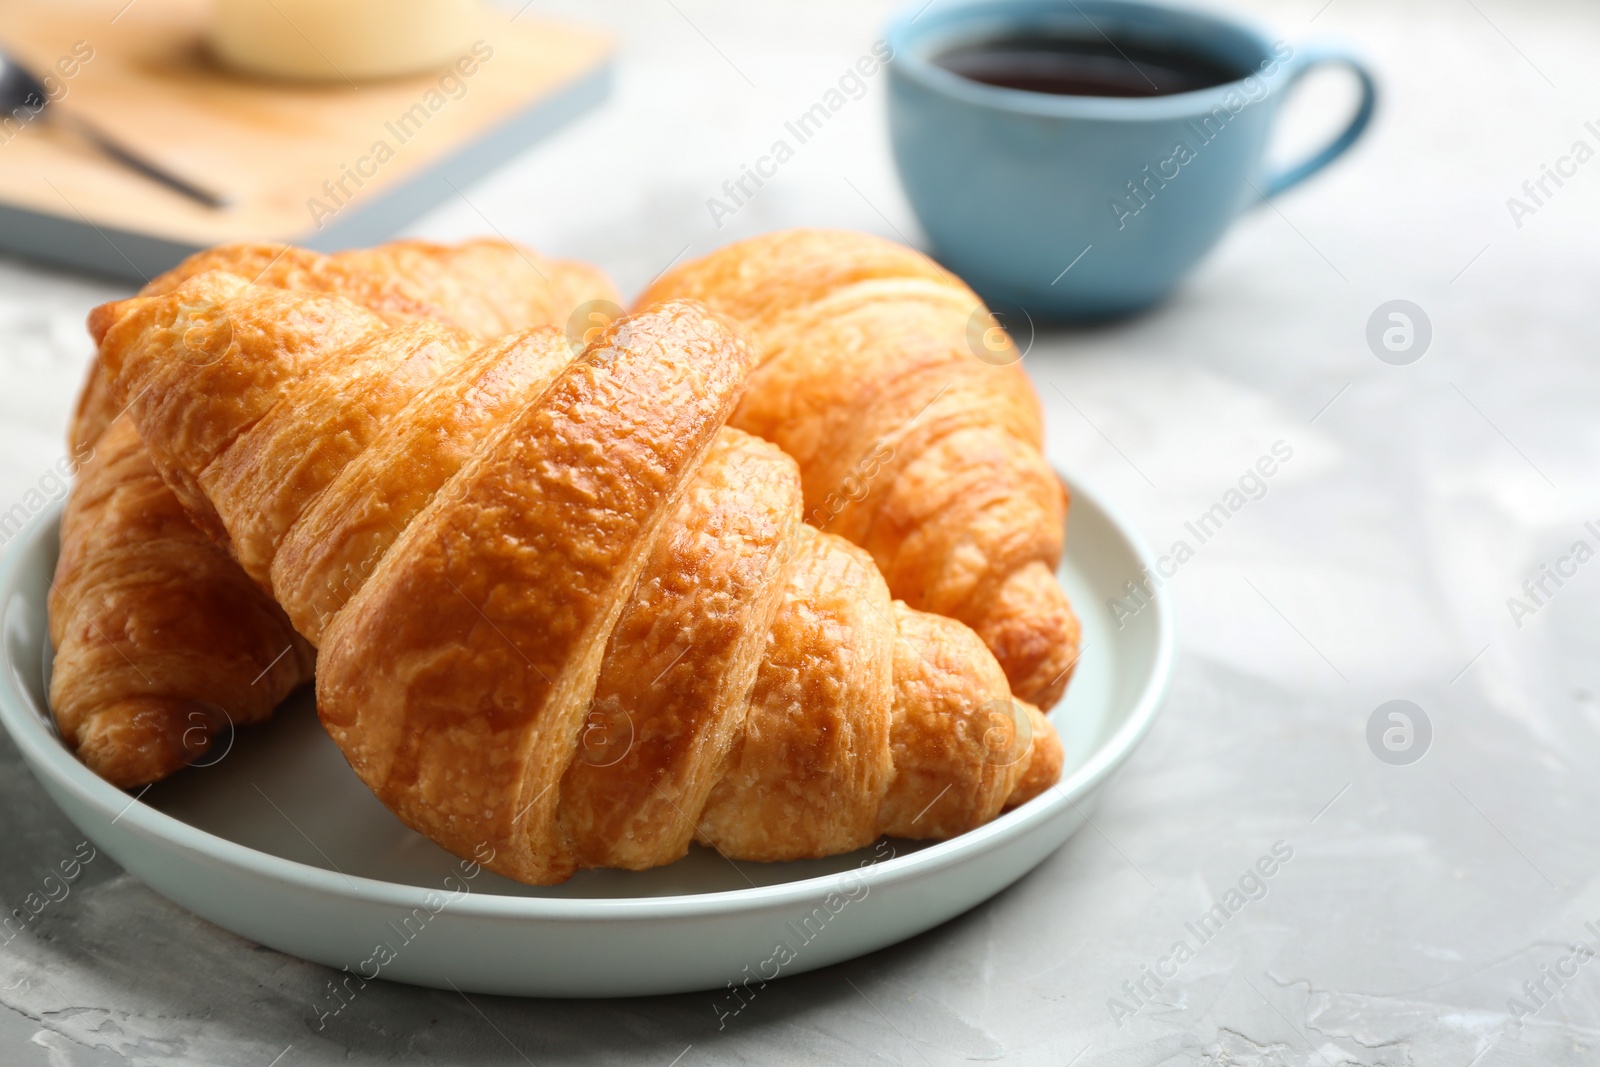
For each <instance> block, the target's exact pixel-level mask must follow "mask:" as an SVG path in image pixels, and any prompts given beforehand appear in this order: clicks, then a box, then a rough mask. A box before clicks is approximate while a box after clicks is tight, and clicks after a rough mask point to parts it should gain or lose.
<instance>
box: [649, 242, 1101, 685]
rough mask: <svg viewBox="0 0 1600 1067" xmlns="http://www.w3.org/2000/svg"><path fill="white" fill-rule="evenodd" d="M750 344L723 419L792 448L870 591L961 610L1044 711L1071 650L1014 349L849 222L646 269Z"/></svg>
mask: <svg viewBox="0 0 1600 1067" xmlns="http://www.w3.org/2000/svg"><path fill="white" fill-rule="evenodd" d="M680 297H687V298H692V299H695V300H699V301H701V302H702V303H704V304H705V305H707V306H708V307H710V308H711V309H713V310H715V311H719V312H722V313H724V314H726V315H728V316H729V317H731V318H733V319H735V320H736V321H738V322H740V323H741V324H743V325H744V326H745V328H746V329H747V330H748V331H749V333H750V335H751V336H752V338H753V339H754V341H755V343H756V345H757V347H758V348H759V350H760V352H761V358H762V362H761V366H760V368H759V369H758V370H757V371H755V372H754V373H753V374H752V375H751V378H750V384H749V386H748V387H747V389H746V390H745V394H744V399H743V400H742V402H741V403H740V404H739V407H738V409H737V410H736V411H735V413H734V416H733V419H732V425H734V426H737V427H738V428H740V429H742V430H746V431H748V432H749V433H753V434H756V435H757V436H760V437H764V438H766V439H767V440H769V441H771V442H773V443H774V444H776V445H778V446H779V447H780V448H782V449H783V450H784V451H785V452H787V453H789V455H790V456H792V457H794V459H795V460H796V461H797V462H798V463H799V465H800V476H801V480H802V482H803V484H804V486H805V503H806V517H807V519H808V520H809V521H811V522H812V523H814V524H815V525H817V526H819V527H821V528H823V529H826V530H828V531H830V532H833V533H837V534H840V535H841V536H844V537H846V538H848V539H849V540H851V541H853V542H855V543H856V544H858V545H861V546H862V547H863V548H865V549H867V551H869V552H870V553H872V557H873V559H874V560H876V561H877V563H878V566H879V567H880V568H881V569H882V571H883V574H884V576H885V577H886V578H887V579H888V582H889V590H890V592H891V593H893V594H894V595H895V596H896V597H899V598H901V599H902V600H904V601H906V602H907V603H908V604H910V605H911V606H912V607H914V608H920V609H922V610H924V611H932V612H937V613H938V614H941V615H949V616H951V617H952V618H955V619H959V620H961V621H962V622H964V623H966V624H967V625H969V626H971V627H972V628H973V629H974V630H975V631H977V633H978V635H979V636H980V637H982V638H983V640H984V642H985V643H986V644H987V645H988V646H989V648H990V649H991V650H992V651H993V652H994V654H995V656H996V657H997V658H998V659H999V661H1000V664H1001V666H1002V667H1004V668H1005V672H1006V676H1007V677H1008V678H1009V679H1010V681H1011V688H1012V691H1013V692H1014V693H1015V694H1016V695H1017V696H1018V697H1020V698H1022V699H1023V700H1026V701H1030V702H1032V703H1034V704H1037V705H1039V706H1040V707H1043V708H1049V707H1050V706H1052V705H1053V704H1055V702H1056V701H1057V700H1058V699H1059V698H1060V697H1061V694H1062V691H1063V689H1065V687H1066V684H1067V681H1068V678H1069V676H1070V675H1071V672H1072V668H1073V666H1074V665H1075V664H1076V662H1077V658H1078V640H1079V629H1078V620H1077V618H1076V616H1075V615H1074V614H1073V612H1072V609H1071V607H1070V606H1069V605H1068V603H1067V598H1066V594H1065V593H1064V592H1063V591H1062V589H1061V586H1060V584H1059V583H1058V582H1057V581H1056V578H1055V568H1056V565H1057V564H1058V563H1059V562H1060V559H1061V551H1062V537H1063V531H1064V523H1065V520H1066V506H1067V498H1066V492H1065V490H1064V489H1063V487H1062V485H1061V483H1060V481H1059V480H1058V479H1057V478H1056V476H1055V474H1054V473H1053V472H1052V471H1051V469H1050V467H1049V465H1048V464H1047V463H1046V462H1045V460H1044V456H1043V454H1042V453H1041V451H1040V444H1041V439H1042V422H1041V416H1040V411H1039V402H1038V398H1037V397H1036V396H1035V395H1034V392H1033V388H1032V386H1031V385H1030V384H1029V382H1028V379H1027V376H1026V375H1025V374H1024V373H1023V372H1022V370H1021V367H1020V365H1019V364H1018V363H1017V362H1016V361H1017V360H1018V359H1020V358H1021V357H1020V355H1019V353H1018V352H1017V351H1016V348H1015V347H1014V345H1013V344H1012V341H1011V339H1010V338H1009V337H1007V336H1006V334H1005V331H1004V330H1001V329H999V328H998V326H997V325H996V323H995V321H994V320H993V319H992V318H991V317H990V315H989V313H988V312H987V310H986V309H985V308H984V307H983V305H982V303H981V302H980V301H979V300H978V298H977V297H976V296H975V295H973V293H972V291H971V290H970V289H968V288H967V287H966V286H965V285H963V284H962V283H961V282H960V280H958V279H957V278H956V277H955V276H953V275H951V274H950V273H949V272H947V271H945V270H944V269H943V268H941V267H939V266H938V265H937V264H935V263H934V262H933V261H932V260H930V259H928V258H927V257H926V256H923V255H921V254H919V253H917V252H914V251H912V250H911V249H908V248H904V247H902V246H900V245H896V244H893V243H892V242H889V241H885V240H882V239H881V238H877V237H872V236H869V235H867V234H860V233H846V232H839V231H829V230H792V231H788V232H783V233H773V234H767V235H765V236H762V237H757V238H755V239H753V240H749V241H743V242H740V243H737V244H733V245H729V246H728V247H726V248H723V249H721V250H719V251H717V252H714V253H712V254H711V255H709V256H707V257H705V258H704V259H701V260H699V261H696V262H692V263H688V264H685V265H684V266H682V267H679V268H677V269H675V270H673V271H670V272H669V273H668V274H666V275H665V276H664V277H662V278H661V279H659V280H658V281H657V282H656V283H655V284H654V285H652V286H651V287H650V289H649V290H648V291H647V292H646V293H645V294H644V295H643V296H642V297H641V298H640V300H639V306H641V307H642V306H648V305H650V304H653V303H656V302H658V301H661V300H666V299H670V298H680Z"/></svg>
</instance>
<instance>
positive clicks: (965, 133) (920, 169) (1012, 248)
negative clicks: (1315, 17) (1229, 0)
mask: <svg viewBox="0 0 1600 1067" xmlns="http://www.w3.org/2000/svg"><path fill="white" fill-rule="evenodd" d="M1060 38H1067V39H1077V40H1086V41H1093V40H1107V41H1110V42H1132V43H1135V44H1138V45H1139V46H1141V47H1147V48H1159V49H1165V50H1167V51H1169V52H1178V53H1184V54H1189V55H1193V56H1197V57H1200V58H1203V59H1204V60H1205V61H1206V62H1208V63H1209V64H1211V65H1212V66H1213V67H1221V68H1222V69H1224V70H1225V71H1227V72H1229V73H1236V74H1237V77H1236V78H1234V79H1233V80H1231V81H1227V82H1224V83H1222V84H1217V85H1213V86H1212V87H1210V88H1203V89H1196V90H1194V91H1190V92H1179V93H1171V94H1168V95H1159V96H1141V97H1131V98H1130V97H1113V96H1065V95H1056V94H1054V93H1045V92H1033V91H1026V90H1021V89H1014V88H1003V87H999V86H996V85H992V84H987V83H984V82H979V81H974V80H970V79H968V78H966V77H963V76H961V75H958V74H955V73H952V72H951V71H949V70H946V69H945V68H944V67H942V66H940V65H939V64H938V63H937V62H935V60H937V59H938V58H939V57H941V56H944V55H946V54H948V53H949V52H950V51H951V50H953V49H957V48H962V47H965V46H972V45H975V44H981V43H983V42H989V41H1000V40H1013V41H1014V40H1019V39H1060ZM888 43H889V45H890V47H891V48H892V50H893V51H892V55H893V59H892V60H891V61H890V63H889V128H890V134H891V138H892V140H893V146H894V157H895V163H896V165H897V166H898V168H899V171H900V178H901V181H902V183H903V184H904V186H905V190H906V194H907V196H908V197H909V199H910V201H911V206H912V209H913V210H914V211H915V212H916V214H917V218H918V219H919V221H920V222H921V223H922V227H923V229H924V231H925V232H926V233H927V235H928V237H929V238H930V239H931V241H932V242H933V251H934V254H935V255H936V256H937V257H938V258H939V259H940V261H941V262H943V263H944V264H945V265H946V266H947V267H949V268H950V269H951V270H953V271H955V272H956V273H957V274H959V275H960V276H961V277H962V278H964V279H966V281H967V282H968V283H969V284H970V285H972V287H973V288H974V289H976V290H977V291H978V292H979V293H980V294H981V295H982V296H983V297H984V298H985V299H986V300H988V301H989V302H990V304H991V305H993V306H995V307H998V308H1016V307H1020V308H1024V309H1027V310H1028V312H1029V313H1030V314H1032V315H1036V316H1042V317H1046V318H1056V319H1083V318H1098V317H1107V316H1115V315H1123V314H1128V313H1131V312H1135V311H1139V310H1141V309H1143V308H1146V307H1148V306H1150V305H1151V304H1154V303H1156V302H1157V301H1159V300H1161V299H1162V298H1163V297H1165V296H1166V295H1167V294H1168V293H1170V292H1171V291H1172V290H1173V288H1174V287H1175V286H1176V285H1177V284H1178V281H1179V280H1180V279H1181V278H1182V277H1183V276H1184V274H1185V273H1187V272H1188V271H1189V269H1190V268H1191V267H1193V266H1194V265H1195V264H1196V263H1197V262H1199V260H1200V258H1201V257H1202V256H1204V255H1205V254H1206V252H1207V251H1208V250H1209V249H1210V248H1211V247H1212V245H1214V244H1215V243H1216V242H1217V239H1218V238H1220V237H1221V236H1222V233H1223V231H1224V230H1226V229H1227V227H1228V224H1229V223H1230V222H1232V221H1233V218H1234V217H1235V216H1236V215H1237V214H1238V213H1239V212H1240V211H1241V210H1242V209H1244V208H1246V207H1249V206H1251V205H1253V204H1259V203H1261V202H1262V201H1263V200H1264V199H1265V198H1270V197H1274V196H1276V195H1277V194H1278V193H1281V192H1283V191H1284V190H1286V189H1288V188H1290V187H1291V186H1294V185H1297V184H1299V183H1300V182H1302V181H1304V180H1305V179H1306V178H1308V177H1310V176H1311V175H1312V174H1315V173H1316V172H1317V171H1319V170H1321V169H1322V168H1323V167H1325V166H1327V165H1328V164H1329V163H1331V162H1333V160H1334V159H1336V158H1338V157H1339V156H1340V155H1341V154H1343V153H1344V152H1345V151H1346V150H1347V149H1348V148H1349V147H1350V146H1351V145H1352V144H1354V143H1355V142H1356V140H1357V138H1359V137H1360V136H1361V133H1362V131H1363V130H1364V129H1366V127H1367V124H1368V122H1370V121H1371V119H1372V111H1373V105H1374V101H1375V98H1376V95H1377V94H1376V87H1375V86H1374V84H1373V79H1372V75H1371V73H1370V72H1369V71H1368V70H1367V68H1366V66H1365V65H1364V64H1363V63H1362V61H1361V60H1360V59H1359V58H1358V57H1357V56H1356V55H1355V54H1354V53H1352V52H1350V51H1348V50H1346V49H1344V48H1342V47H1340V46H1338V45H1335V44H1331V43H1324V42H1313V43H1310V44H1299V45H1292V46H1291V45H1288V44H1285V43H1283V42H1281V41H1280V42H1274V41H1273V40H1272V39H1271V38H1269V37H1268V36H1267V35H1266V34H1265V33H1263V32H1262V31H1260V30H1259V29H1256V28H1255V27H1253V26H1251V25H1250V24H1248V23H1246V22H1242V21H1238V20H1235V19H1233V18H1230V17H1226V16H1222V15H1217V14H1213V13H1208V12H1204V11H1200V10H1196V9H1193V8H1187V7H1178V6H1168V5H1166V4H1161V3H1149V2H1133V0H934V2H933V3H931V4H924V3H923V0H913V6H912V7H910V8H908V9H906V10H905V11H904V12H903V13H902V14H901V15H899V16H898V17H897V18H896V19H895V20H894V22H893V23H892V25H891V26H890V29H889V33H888ZM1113 47H1116V46H1115V45H1113ZM1324 63H1336V64H1342V65H1344V66H1346V67H1348V68H1350V69H1351V70H1352V71H1354V72H1355V74H1356V76H1357V77H1358V78H1359V79H1360V82H1361V102H1360V105H1359V107H1358V108H1357V110H1356V113H1355V115H1354V116H1353V117H1352V118H1351V120H1350V122H1349V123H1348V125H1346V126H1345V128H1344V129H1343V131H1342V132H1340V133H1339V134H1338V136H1336V137H1334V138H1333V139H1332V140H1331V141H1330V142H1329V143H1328V144H1327V145H1326V146H1325V147H1323V148H1322V149H1320V150H1319V151H1317V152H1315V153H1313V154H1311V156H1310V157H1309V158H1307V159H1304V160H1302V161H1300V162H1298V163H1296V164H1294V165H1292V166H1288V167H1285V168H1283V169H1269V168H1268V167H1267V166H1266V164H1265V162H1264V156H1265V152H1266V147H1267V142H1268V136H1269V134H1270V133H1271V131H1272V127H1273V121H1274V117H1275V115H1276V113H1277V110H1278V106H1279V104H1280V103H1281V102H1282V100H1283V98H1284V96H1285V93H1286V92H1287V90H1288V89H1289V88H1290V86H1292V85H1293V84H1294V83H1295V82H1296V81H1298V80H1299V79H1300V78H1301V77H1302V76H1304V75H1305V73H1306V72H1307V71H1309V70H1311V69H1312V68H1313V67H1316V66H1319V65H1321V64H1324Z"/></svg>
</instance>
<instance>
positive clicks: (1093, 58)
mask: <svg viewBox="0 0 1600 1067" xmlns="http://www.w3.org/2000/svg"><path fill="white" fill-rule="evenodd" d="M934 62H935V63H936V64H938V65H939V66H941V67H943V68H944V69H945V70H948V71H950V72H951V73H952V74H959V75H961V76H962V77H963V78H967V79H970V80H971V81H975V82H982V83H983V84H984V85H995V86H999V87H1000V88H1002V89H1021V90H1024V91H1026V92H1030V93H1054V94H1055V95H1057V96H1122V97H1139V96H1168V95H1171V94H1173V93H1189V92H1194V91H1195V90H1196V89H1210V88H1212V87H1213V86H1217V85H1225V84H1227V83H1228V82H1231V81H1237V80H1238V79H1239V78H1241V77H1243V76H1244V75H1246V74H1248V73H1250V71H1246V70H1237V69H1235V68H1233V67H1231V66H1228V65H1226V64H1224V63H1222V62H1220V61H1219V60H1217V59H1216V58H1215V57H1212V56H1208V55H1205V54H1204V53H1201V52H1198V51H1192V50H1182V49H1177V48H1171V47H1163V46H1161V45H1156V44H1150V43H1146V42H1140V41H1133V40H1121V41H1118V40H1114V39H1107V38H1104V37H1101V38H1098V39H1095V40H1087V39H1082V38H1071V37H1003V38H999V39H995V40H989V41H982V42H977V43H973V44H964V45H961V46H960V47H958V48H953V49H951V50H950V51H948V52H945V53H943V54H941V55H939V56H936V57H935V58H934Z"/></svg>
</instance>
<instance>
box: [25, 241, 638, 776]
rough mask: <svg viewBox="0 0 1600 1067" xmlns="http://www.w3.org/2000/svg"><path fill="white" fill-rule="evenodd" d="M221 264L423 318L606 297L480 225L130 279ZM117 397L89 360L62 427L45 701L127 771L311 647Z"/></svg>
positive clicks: (174, 766) (519, 318)
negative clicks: (66, 488)
mask: <svg viewBox="0 0 1600 1067" xmlns="http://www.w3.org/2000/svg"><path fill="white" fill-rule="evenodd" d="M219 269H221V270H230V271H233V272H235V273H237V274H240V275H243V276H245V277H247V278H252V279H255V280H256V281H258V282H259V283H260V284H262V285H270V286H274V287H278V288H284V289H303V290H310V291H315V292H326V293H340V294H343V295H345V296H348V297H350V298H351V299H352V300H355V301H357V302H358V303H361V304H363V305H365V306H366V307H368V308H370V309H372V310H373V311H374V312H375V313H377V314H378V315H380V316H381V317H383V318H384V319H385V320H386V321H389V322H392V323H403V322H407V321H410V320H413V319H419V318H425V319H431V320H435V321H438V322H441V323H448V324H450V325H452V326H454V327H456V328H458V329H460V330H466V331H469V332H472V333H474V334H481V335H484V336H493V335H499V334H503V333H506V332H508V331H510V330H514V329H520V328H522V327H525V326H530V325H534V324H543V323H550V324H555V323H565V322H566V321H567V318H568V316H569V315H570V314H571V313H572V311H573V309H574V308H575V307H577V306H578V305H580V304H582V303H583V302H585V301H589V300H601V301H608V302H610V301H614V300H615V298H616V293H615V291H614V290H613V289H612V288H611V285H610V283H609V281H607V280H606V279H605V277H604V276H603V275H601V274H600V273H599V272H598V271H596V270H595V269H594V268H592V267H589V266H586V265H584V264H579V263H570V262H559V261H550V260H545V259H543V258H542V257H539V256H537V255H536V254H534V253H532V252H529V251H527V250H525V249H520V248H517V247H516V246H514V245H511V244H508V243H506V242H502V241H487V240H484V241H470V242H467V243H464V244H461V245H454V246H447V245H437V244H430V243H427V242H422V241H397V242H393V243H391V244H387V245H381V246H379V247H377V248H373V249H364V250H360V251H354V252H342V253H338V254H336V255H322V254H320V253H316V252H309V251H306V250H304V249H299V248H294V247H291V246H287V245H273V244H241V245H226V246H223V247H220V248H215V249H211V250H209V251H206V252H201V253H199V254H197V255H195V256H192V257H190V258H189V259H188V260H186V261H185V262H184V263H183V264H181V265H180V266H178V267H176V268H174V269H173V270H172V271H169V272H168V273H166V274H163V275H161V276H160V277H158V278H156V279H155V280H153V281H152V282H150V283H149V284H148V285H146V286H145V287H144V289H143V290H142V291H141V292H142V295H146V296H149V295H155V294H161V293H167V292H171V291H172V290H174V289H176V288H178V287H179V286H180V285H181V284H182V283H183V282H184V281H185V280H187V279H188V278H190V277H193V276H194V275H196V274H200V273H204V272H206V271H214V270H219ZM109 325H110V323H109V320H107V319H106V318H105V317H104V313H102V312H97V313H96V314H95V315H94V316H91V320H90V329H91V332H92V333H93V334H94V336H95V339H96V341H99V340H100V338H101V336H102V335H103V334H104V332H105V329H106V328H107V327H108V326H109ZM226 342H227V338H225V337H223V336H220V335H213V334H209V333H207V332H206V331H205V330H204V329H201V330H197V331H194V332H191V333H189V334H187V335H186V336H185V338H184V339H183V343H184V346H185V350H186V351H187V352H188V353H189V355H190V356H191V358H204V357H205V353H206V352H207V351H209V350H210V349H211V348H213V347H215V346H216V345H219V344H226ZM120 407H121V405H120V404H119V403H118V402H117V401H116V400H115V398H114V397H113V396H112V391H111V389H110V388H109V382H108V379H107V377H106V375H105V374H104V373H103V371H102V368H101V366H100V364H99V362H98V361H97V362H96V363H95V365H94V366H93V367H92V368H91V369H90V374H89V379H88V383H87V384H86V385H85V387H84V391H83V394H82V396H81V397H80V400H79V405H78V411H77V414H76V416H75V418H74V420H73V425H72V430H71V435H70V444H71V446H72V449H73V453H74V455H75V456H78V457H87V458H86V460H85V461H84V465H83V466H82V467H81V469H80V471H79V477H78V481H77V485H76V486H75V487H74V489H73V492H72V494H71V496H70V497H69V499H68V503H67V507H66V510H65V512H64V514H63V516H62V529H61V539H62V554H61V559H60V562H59V563H58V565H57V569H56V581H55V584H54V585H53V587H52V592H51V598H50V621H51V637H52V642H53V644H54V647H55V648H56V652H57V655H56V661H55V667H54V671H53V674H52V678H51V706H52V708H53V709H54V711H55V715H56V720H57V724H58V726H59V728H60V730H61V733H62V736H63V737H64V738H65V739H66V740H67V742H68V743H69V744H70V745H72V746H74V747H75V748H76V749H77V751H78V754H79V756H80V757H81V758H82V759H83V761H84V762H85V763H86V764H87V765H88V766H89V767H90V768H92V769H93V770H94V771H95V772H96V773H98V774H99V775H100V776H101V777H103V778H105V779H107V780H108V781H111V782H112V783H114V784H116V785H120V786H124V787H131V786H137V785H142V784H145V783H147V782H151V781H155V780H157V779H159V778H162V777H165V776H166V775H168V774H170V773H172V772H173V771H175V770H178V769H179V768H181V767H183V766H184V765H186V764H187V763H189V762H191V761H192V760H194V759H196V758H197V757H199V756H200V755H202V754H203V753H204V752H205V751H206V749H207V748H208V747H209V746H210V744H211V741H212V738H213V736H214V734H215V732H216V730H217V729H218V728H219V727H221V726H223V725H224V724H225V723H228V722H231V723H233V724H235V725H243V724H246V723H251V722H256V721H259V720H261V719H264V718H266V717H267V716H268V715H269V714H270V713H271V711H272V708H273V707H274V706H275V705H276V704H277V703H278V702H279V701H280V700H282V699H283V697H284V696H286V695H287V694H288V693H289V691H290V690H292V689H293V688H295V687H296V686H297V685H299V684H301V683H302V682H305V681H307V680H309V679H310V677H311V670H312V665H313V653H312V649H311V646H310V645H309V644H307V643H306V641H305V640H304V639H303V638H301V637H300V636H299V635H298V634H296V633H295V631H294V629H293V627H292V626H291V625H290V623H289V621H288V619H287V618H286V617H285V616H284V614H283V612H282V610H281V609H280V608H279V607H278V605H277V604H276V603H275V602H274V601H273V600H272V598H271V597H270V596H268V595H267V594H266V593H265V592H264V591H263V590H262V589H261V588H260V587H259V586H257V585H256V583H254V582H252V581H251V580H250V579H249V578H248V577H247V576H246V575H245V573H244V572H243V571H242V570H241V569H240V568H239V566H238V564H237V563H235V562H234V560H233V559H232V558H231V557H230V556H229V555H228V553H227V551H226V549H225V548H224V547H222V546H221V545H219V544H218V543H216V542H215V541H214V540H213V539H212V538H210V537H208V536H206V535H205V534H204V533H202V532H201V531H200V530H199V529H198V528H197V527H195V525H194V524H193V523H192V522H191V521H190V520H189V519H188V518H187V517H186V515H185V513H184V510H183V507H182V506H181V505H180V504H179V502H178V499H177V497H176V496H174V495H173V493H172V492H171V490H170V489H168V487H167V486H166V485H165V484H164V483H163V482H162V481H161V479H160V477H159V476H158V475H157V474H156V472H155V469H154V468H153V467H152V466H151V465H150V461H149V457H148V456H147V455H146V454H145V450H144V448H143V445H142V443H141V442H140V440H139V437H138V434H137V432H136V431H135V430H134V428H133V425H132V423H131V422H130V421H129V420H128V419H126V418H123V419H120V420H118V419H117V413H118V411H119V410H120ZM108 428H109V430H108Z"/></svg>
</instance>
